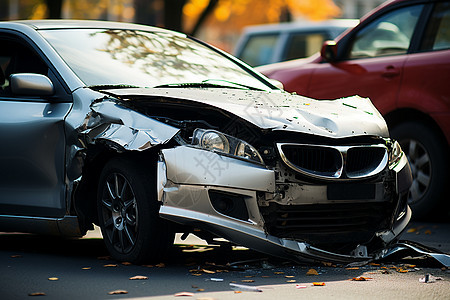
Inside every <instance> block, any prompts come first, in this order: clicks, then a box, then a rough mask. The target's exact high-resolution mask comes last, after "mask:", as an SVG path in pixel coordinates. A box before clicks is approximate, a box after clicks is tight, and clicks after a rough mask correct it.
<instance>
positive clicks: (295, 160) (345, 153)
mask: <svg viewBox="0 0 450 300" xmlns="http://www.w3.org/2000/svg"><path fill="white" fill-rule="evenodd" d="M277 148H278V152H279V154H280V156H281V158H282V160H283V161H284V163H286V164H287V165H288V166H289V167H290V168H292V169H294V170H296V171H297V172H300V173H302V174H304V175H308V176H312V177H316V178H322V179H355V178H364V177H368V176H372V175H375V174H378V173H379V172H381V171H382V170H383V169H384V168H385V167H386V166H387V163H388V155H387V148H386V146H384V145H366V146H365V145H363V146H326V145H304V144H292V143H280V144H277Z"/></svg>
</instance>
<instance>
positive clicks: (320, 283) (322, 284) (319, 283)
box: [312, 282, 325, 286]
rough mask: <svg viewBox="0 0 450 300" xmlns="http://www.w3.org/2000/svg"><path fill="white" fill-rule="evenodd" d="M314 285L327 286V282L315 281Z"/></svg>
mask: <svg viewBox="0 0 450 300" xmlns="http://www.w3.org/2000/svg"><path fill="white" fill-rule="evenodd" d="M312 284H313V286H325V282H313V283H312Z"/></svg>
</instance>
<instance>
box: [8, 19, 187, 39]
mask: <svg viewBox="0 0 450 300" xmlns="http://www.w3.org/2000/svg"><path fill="white" fill-rule="evenodd" d="M8 24H11V25H13V24H17V25H19V24H20V25H27V26H28V27H31V28H33V29H35V30H48V29H79V28H85V29H87V28H93V29H96V28H98V29H129V30H143V31H152V32H163V33H172V34H180V35H182V34H181V33H177V32H174V31H170V30H166V29H163V28H157V27H152V26H146V25H139V24H133V23H125V22H111V21H94V20H72V19H60V20H17V21H6V22H0V26H1V25H8ZM183 36H184V35H183Z"/></svg>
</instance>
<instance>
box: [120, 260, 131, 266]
mask: <svg viewBox="0 0 450 300" xmlns="http://www.w3.org/2000/svg"><path fill="white" fill-rule="evenodd" d="M122 265H124V266H129V265H132V263H130V262H128V261H124V262H123V263H122Z"/></svg>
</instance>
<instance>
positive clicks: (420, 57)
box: [397, 49, 450, 145]
mask: <svg viewBox="0 0 450 300" xmlns="http://www.w3.org/2000/svg"><path fill="white" fill-rule="evenodd" d="M403 73H404V74H403V78H402V85H401V87H400V92H399V96H398V104H397V105H398V107H399V108H412V109H416V110H418V111H421V112H425V113H427V114H429V115H430V116H431V117H432V118H433V119H434V120H435V121H436V123H437V124H438V125H439V127H440V128H441V129H442V132H443V133H444V134H446V138H447V142H448V144H449V145H450V121H449V120H450V85H449V84H448V78H449V74H450V50H448V49H447V50H441V51H433V52H431V53H414V54H410V55H408V59H407V61H406V64H405V67H404V72H403ZM424 74H433V75H432V76H424Z"/></svg>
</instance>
